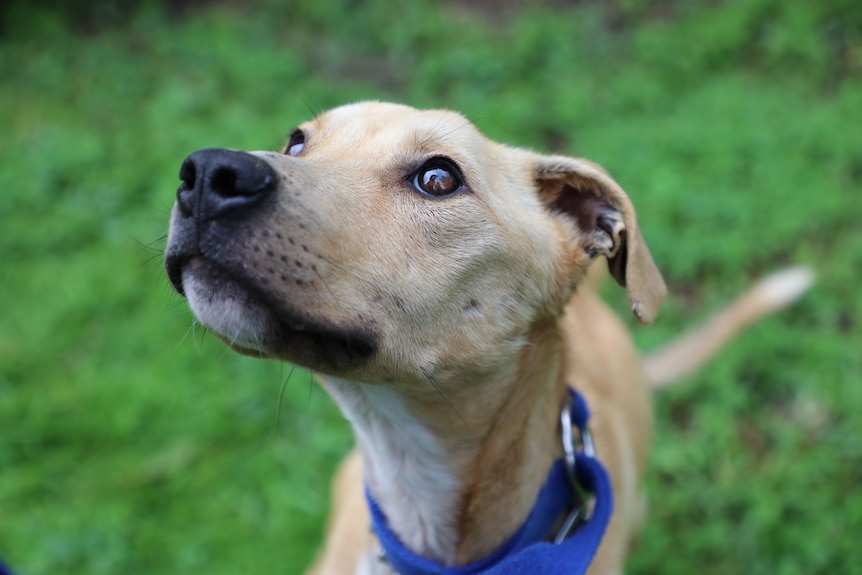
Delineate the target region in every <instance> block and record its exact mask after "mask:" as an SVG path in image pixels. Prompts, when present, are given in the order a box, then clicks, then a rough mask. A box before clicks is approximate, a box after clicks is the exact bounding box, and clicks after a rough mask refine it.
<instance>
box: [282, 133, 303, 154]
mask: <svg viewBox="0 0 862 575" xmlns="http://www.w3.org/2000/svg"><path fill="white" fill-rule="evenodd" d="M303 148H305V133H304V132H303V131H302V130H294V131H293V132H291V134H290V139H289V140H288V142H287V145H286V146H285V147H284V153H285V154H287V155H288V156H298V155H299V154H301V153H302V150H303Z"/></svg>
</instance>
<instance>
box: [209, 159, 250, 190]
mask: <svg viewBox="0 0 862 575" xmlns="http://www.w3.org/2000/svg"><path fill="white" fill-rule="evenodd" d="M236 184H237V173H236V170H234V168H233V167H228V166H222V167H219V168H216V170H215V171H214V172H213V174H212V176H210V188H211V189H212V191H213V192H215V193H216V194H218V195H220V196H221V197H223V198H232V197H234V196H242V195H245V193H244V192H243V191H242V190H239V189H237V185H236Z"/></svg>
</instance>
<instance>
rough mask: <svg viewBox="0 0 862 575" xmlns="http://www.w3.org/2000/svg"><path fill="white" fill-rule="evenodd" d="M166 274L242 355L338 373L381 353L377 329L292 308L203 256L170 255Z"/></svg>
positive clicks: (209, 324)
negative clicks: (348, 323)
mask: <svg viewBox="0 0 862 575" xmlns="http://www.w3.org/2000/svg"><path fill="white" fill-rule="evenodd" d="M165 269H166V271H167V275H168V279H169V280H170V282H171V284H172V285H173V287H174V289H175V290H176V291H177V292H178V293H179V294H180V295H182V296H184V297H185V298H186V300H187V301H188V303H189V307H190V308H191V309H192V312H193V313H194V314H195V316H196V317H197V319H198V320H199V321H200V322H201V323H202V324H203V325H204V326H205V327H207V328H208V329H210V330H211V331H213V332H214V333H215V334H216V335H217V336H218V337H219V338H220V339H222V340H223V341H224V342H225V343H227V344H228V345H229V346H230V347H231V348H233V349H234V350H236V351H238V352H240V353H243V354H246V355H253V356H258V357H269V358H275V359H281V360H285V361H290V362H291V363H296V364H298V365H301V366H303V367H307V368H310V369H314V370H317V371H321V372H324V373H332V374H340V373H344V372H345V371H349V370H350V369H353V368H355V367H358V366H359V365H361V364H362V363H364V362H366V361H367V360H369V359H370V358H371V357H372V356H373V355H374V354H375V352H376V351H377V347H378V343H377V337H376V335H375V330H374V329H373V326H369V325H360V326H346V325H339V324H337V323H335V322H332V321H329V320H326V319H321V318H317V317H313V316H312V315H311V314H310V313H308V312H304V311H297V310H293V309H290V308H289V307H288V306H287V305H286V304H285V303H283V302H281V301H279V300H278V299H277V298H275V297H273V295H272V294H269V293H268V292H267V291H266V290H265V289H263V288H262V287H261V286H260V285H259V284H258V283H257V282H255V281H254V280H253V279H251V278H248V277H246V276H245V275H244V274H243V273H241V272H238V271H236V270H233V269H230V268H228V267H226V266H225V265H223V264H220V263H218V262H216V261H213V260H212V259H210V258H207V257H205V256H203V255H194V256H188V255H170V254H169V255H168V256H167V257H166V258H165Z"/></svg>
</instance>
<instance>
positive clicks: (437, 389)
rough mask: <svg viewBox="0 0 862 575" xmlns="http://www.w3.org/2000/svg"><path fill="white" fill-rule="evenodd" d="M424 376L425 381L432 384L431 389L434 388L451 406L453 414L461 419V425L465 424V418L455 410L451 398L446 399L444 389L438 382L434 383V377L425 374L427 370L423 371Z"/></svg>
mask: <svg viewBox="0 0 862 575" xmlns="http://www.w3.org/2000/svg"><path fill="white" fill-rule="evenodd" d="M422 375H424V376H425V379H427V380H428V383H430V384H431V387H433V388H434V391H436V392H437V393H438V394H439V395H440V397H442V398H443V401H445V402H446V404H447V405H449V408H450V409H451V410H452V412H453V413H454V414H455V415H457V416H458V419H460V420H461V423H464V418H463V417H461V414H460V413H458V410H457V409H455V405H454V404H453V403H452V402H451V401H449V398H448V397H446V394H445V393H443V389H442V388H441V387H440V386H439V385H438V384H437V382H436V381H434V378H433V377H431V374H429V373H426V372H425V370H423V371H422Z"/></svg>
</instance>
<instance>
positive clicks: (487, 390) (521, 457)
mask: <svg viewBox="0 0 862 575" xmlns="http://www.w3.org/2000/svg"><path fill="white" fill-rule="evenodd" d="M556 329H557V328H556V327H555V326H554V325H552V324H548V325H542V326H537V327H536V328H534V329H533V330H532V331H531V332H530V333H529V334H528V336H527V338H526V339H525V344H524V345H523V347H522V348H521V350H520V352H519V353H518V354H517V356H516V357H513V358H512V361H511V362H510V363H509V364H507V365H506V366H505V367H502V368H500V369H499V370H498V371H497V372H495V373H490V374H488V375H486V376H483V377H481V378H478V379H475V378H471V381H463V382H460V385H458V386H455V385H447V386H446V388H445V389H441V390H440V391H441V392H442V393H436V392H435V393H433V394H422V396H421V397H416V396H415V394H411V393H408V392H403V391H399V390H398V387H397V386H392V387H383V386H377V385H367V384H360V383H354V382H349V381H344V380H339V379H335V378H329V377H326V378H324V383H325V384H326V386H327V388H328V389H329V391H330V393H331V394H332V396H333V397H334V398H335V400H336V402H337V403H338V404H339V406H340V407H341V409H342V411H343V413H344V414H345V416H346V417H347V418H348V419H349V420H350V421H351V423H352V424H353V428H354V432H355V434H356V437H357V441H358V443H359V448H360V450H361V452H362V455H363V461H364V466H365V477H366V481H367V484H368V489H369V490H370V492H371V494H372V495H373V496H374V498H375V500H376V501H377V503H378V505H379V506H380V508H381V510H382V511H383V513H384V514H385V515H386V517H387V520H388V522H389V525H390V527H391V529H392V530H393V532H394V533H395V534H396V535H397V536H398V537H399V539H400V540H401V541H402V542H403V543H404V544H405V545H406V546H407V547H408V548H409V549H410V550H411V551H413V552H414V553H417V554H419V555H421V556H424V557H426V558H428V559H431V560H433V561H436V562H439V563H443V564H445V565H448V566H452V565H464V564H467V563H470V562H472V561H476V560H478V559H481V558H483V557H485V556H486V555H489V554H490V553H491V552H493V551H494V550H495V549H496V548H497V547H499V546H500V545H501V544H502V543H504V542H505V541H506V540H507V539H508V538H509V537H510V536H511V535H512V534H513V533H514V532H515V531H516V530H517V529H518V528H519V527H520V525H521V524H522V523H523V522H524V521H525V520H526V518H527V516H528V515H529V513H530V510H531V508H532V505H533V503H534V501H535V499H536V496H537V494H538V492H539V490H540V489H541V486H542V484H543V483H544V481H545V479H546V475H547V473H548V470H549V468H550V467H551V464H552V463H553V461H554V460H555V459H556V458H557V457H559V454H560V447H559V444H560V441H559V439H558V438H557V433H558V421H559V419H558V417H559V409H560V406H561V404H562V401H563V397H564V394H565V382H564V381H563V380H562V377H561V362H562V357H561V346H560V340H559V334H558V333H557V331H556Z"/></svg>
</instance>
